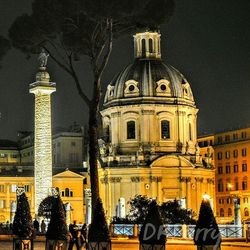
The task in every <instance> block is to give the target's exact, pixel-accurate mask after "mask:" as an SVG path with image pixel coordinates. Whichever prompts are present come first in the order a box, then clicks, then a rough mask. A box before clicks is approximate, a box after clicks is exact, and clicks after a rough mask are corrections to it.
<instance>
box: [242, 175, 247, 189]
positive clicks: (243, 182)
mask: <svg viewBox="0 0 250 250" xmlns="http://www.w3.org/2000/svg"><path fill="white" fill-rule="evenodd" d="M246 189H247V177H244V179H243V181H242V190H246Z"/></svg>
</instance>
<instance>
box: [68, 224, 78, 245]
mask: <svg viewBox="0 0 250 250" xmlns="http://www.w3.org/2000/svg"><path fill="white" fill-rule="evenodd" d="M69 232H70V242H69V249H68V250H73V247H74V245H76V249H77V250H80V242H79V241H80V232H79V228H78V226H77V225H76V221H75V220H74V222H73V224H70V225H69Z"/></svg>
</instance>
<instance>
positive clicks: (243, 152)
mask: <svg viewBox="0 0 250 250" xmlns="http://www.w3.org/2000/svg"><path fill="white" fill-rule="evenodd" d="M241 154H242V156H246V155H247V149H246V148H243V149H242V150H241Z"/></svg>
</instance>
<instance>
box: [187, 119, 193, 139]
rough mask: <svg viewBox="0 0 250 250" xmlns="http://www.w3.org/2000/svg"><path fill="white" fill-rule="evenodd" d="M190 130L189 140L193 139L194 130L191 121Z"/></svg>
mask: <svg viewBox="0 0 250 250" xmlns="http://www.w3.org/2000/svg"><path fill="white" fill-rule="evenodd" d="M188 130H189V140H190V141H192V140H193V131H192V125H191V123H189V124H188Z"/></svg>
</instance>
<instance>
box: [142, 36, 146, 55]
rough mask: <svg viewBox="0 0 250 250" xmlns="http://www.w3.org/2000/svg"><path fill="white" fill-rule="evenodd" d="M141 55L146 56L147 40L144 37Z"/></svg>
mask: <svg viewBox="0 0 250 250" xmlns="http://www.w3.org/2000/svg"><path fill="white" fill-rule="evenodd" d="M141 55H142V57H145V56H146V41H145V39H142V41H141Z"/></svg>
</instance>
